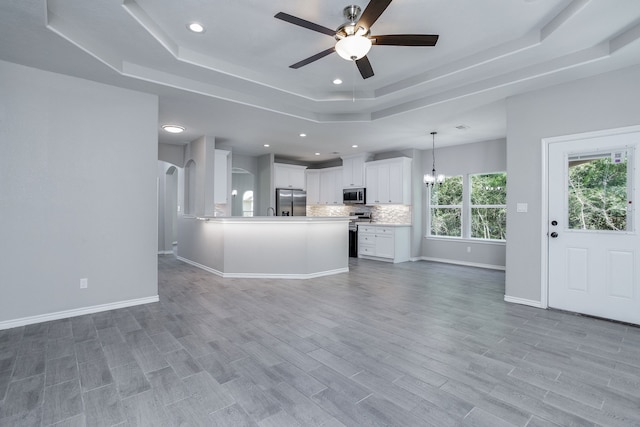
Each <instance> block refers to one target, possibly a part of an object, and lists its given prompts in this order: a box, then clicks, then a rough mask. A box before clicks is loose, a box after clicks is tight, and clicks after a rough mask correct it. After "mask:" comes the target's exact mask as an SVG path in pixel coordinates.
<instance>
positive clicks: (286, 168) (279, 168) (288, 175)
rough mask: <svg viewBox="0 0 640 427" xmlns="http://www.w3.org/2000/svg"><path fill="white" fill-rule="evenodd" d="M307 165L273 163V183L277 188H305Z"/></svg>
mask: <svg viewBox="0 0 640 427" xmlns="http://www.w3.org/2000/svg"><path fill="white" fill-rule="evenodd" d="M305 169H307V167H306V166H298V165H287V164H284V163H274V164H273V175H274V177H273V184H274V187H275V188H296V189H300V190H304V189H305V174H304V171H305Z"/></svg>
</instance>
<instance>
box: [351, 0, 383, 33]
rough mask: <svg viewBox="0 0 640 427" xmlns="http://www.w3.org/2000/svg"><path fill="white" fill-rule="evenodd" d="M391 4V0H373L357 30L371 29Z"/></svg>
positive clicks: (363, 14) (359, 21) (361, 18)
mask: <svg viewBox="0 0 640 427" xmlns="http://www.w3.org/2000/svg"><path fill="white" fill-rule="evenodd" d="M389 4H391V0H371V1H370V2H369V4H368V5H367V7H366V8H365V9H364V12H362V16H360V19H359V20H358V23H357V24H356V28H358V27H363V28H365V29H370V28H371V26H372V25H373V24H374V22H376V21H377V20H378V18H380V15H382V12H384V11H385V9H386V8H387V7H388V6H389Z"/></svg>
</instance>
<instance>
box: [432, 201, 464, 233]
mask: <svg viewBox="0 0 640 427" xmlns="http://www.w3.org/2000/svg"><path fill="white" fill-rule="evenodd" d="M431 235H432V236H451V237H461V236H462V209H461V208H432V209H431Z"/></svg>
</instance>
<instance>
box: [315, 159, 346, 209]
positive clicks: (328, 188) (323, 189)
mask: <svg viewBox="0 0 640 427" xmlns="http://www.w3.org/2000/svg"><path fill="white" fill-rule="evenodd" d="M341 184H342V168H340V167H338V168H327V169H322V172H321V173H320V204H325V205H341V204H342V185H341Z"/></svg>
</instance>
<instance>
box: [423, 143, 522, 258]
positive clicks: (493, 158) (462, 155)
mask: <svg viewBox="0 0 640 427" xmlns="http://www.w3.org/2000/svg"><path fill="white" fill-rule="evenodd" d="M437 142H438V140H437V137H436V169H437V172H438V173H444V174H445V175H447V176H453V175H463V176H464V175H467V174H476V173H485V172H503V171H505V170H507V153H506V141H505V140H504V139H499V140H493V141H485V142H478V143H473V144H466V145H456V146H453V147H444V148H438V145H437ZM432 167H433V160H432V150H425V151H423V152H422V168H423V169H422V172H421V174H420V177H418V178H417V179H419V180H420V182H422V176H423V175H424V174H425V173H430V172H431V169H432ZM422 187H423V188H422V206H423V208H424V209H425V210H424V214H423V215H422V216H421V217H420V218H419V219H416V222H414V225H415V226H416V227H417V226H418V224H420V223H421V227H420V228H421V230H422V236H423V244H422V256H423V257H425V258H427V259H437V260H449V261H453V262H458V263H463V264H470V265H480V266H487V267H493V268H504V266H505V251H506V249H505V245H504V243H495V242H482V241H478V240H472V239H455V240H454V239H442V238H440V239H438V238H424V236H425V235H426V234H427V220H426V212H427V211H426V203H427V197H426V194H427V190H426V187H425V185H424V184H422ZM507 189H508V191H511V176H509V175H508V176H507ZM418 221H420V222H418ZM510 238H511V236H510V235H508V236H507V239H510ZM468 248H470V249H471V252H468Z"/></svg>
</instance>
